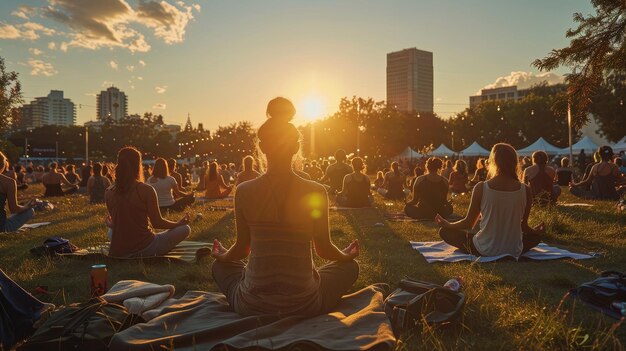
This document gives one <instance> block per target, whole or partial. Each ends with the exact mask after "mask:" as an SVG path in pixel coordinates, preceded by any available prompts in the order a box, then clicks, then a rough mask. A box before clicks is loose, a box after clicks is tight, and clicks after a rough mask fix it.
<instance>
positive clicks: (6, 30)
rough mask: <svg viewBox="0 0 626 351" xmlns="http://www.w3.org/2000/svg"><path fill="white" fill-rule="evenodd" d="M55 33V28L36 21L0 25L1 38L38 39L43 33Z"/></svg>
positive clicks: (48, 34) (49, 34)
mask: <svg viewBox="0 0 626 351" xmlns="http://www.w3.org/2000/svg"><path fill="white" fill-rule="evenodd" d="M53 34H55V31H54V29H50V28H47V27H44V26H42V25H41V24H39V23H35V22H26V23H23V24H16V25H12V24H2V25H0V39H22V40H37V39H39V37H40V36H41V35H46V36H51V35H53Z"/></svg>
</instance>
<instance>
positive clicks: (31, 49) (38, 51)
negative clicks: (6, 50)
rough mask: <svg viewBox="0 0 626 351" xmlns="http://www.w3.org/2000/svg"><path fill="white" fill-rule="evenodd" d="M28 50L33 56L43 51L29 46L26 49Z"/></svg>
mask: <svg viewBox="0 0 626 351" xmlns="http://www.w3.org/2000/svg"><path fill="white" fill-rule="evenodd" d="M28 52H30V53H31V55H35V56H39V55H41V54H43V51H41V50H39V49H37V48H30V49H28Z"/></svg>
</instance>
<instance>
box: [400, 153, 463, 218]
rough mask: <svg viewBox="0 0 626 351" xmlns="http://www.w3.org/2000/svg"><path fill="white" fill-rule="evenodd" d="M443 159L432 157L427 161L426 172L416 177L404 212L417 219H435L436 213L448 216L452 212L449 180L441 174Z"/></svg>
mask: <svg viewBox="0 0 626 351" xmlns="http://www.w3.org/2000/svg"><path fill="white" fill-rule="evenodd" d="M442 166H443V162H442V161H441V159H439V158H437V157H431V158H429V159H428V160H427V161H426V174H424V175H421V176H419V177H417V178H415V181H414V182H413V194H412V195H413V196H412V198H411V201H409V202H407V204H406V206H405V207H404V213H405V214H406V215H407V216H409V217H411V218H415V219H424V220H431V221H432V220H433V219H435V216H436V215H438V214H439V215H441V216H442V217H444V218H447V217H448V216H450V215H451V214H452V204H450V202H448V180H447V179H446V178H444V177H442V176H440V175H439V171H440V170H441V167H442Z"/></svg>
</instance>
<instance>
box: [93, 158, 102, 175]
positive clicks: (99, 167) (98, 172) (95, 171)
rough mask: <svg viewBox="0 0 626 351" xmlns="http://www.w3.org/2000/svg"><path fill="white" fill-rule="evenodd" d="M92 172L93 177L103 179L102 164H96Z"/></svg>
mask: <svg viewBox="0 0 626 351" xmlns="http://www.w3.org/2000/svg"><path fill="white" fill-rule="evenodd" d="M91 170H92V171H93V175H94V176H95V177H102V164H101V163H100V162H96V163H94V164H93V167H92V168H91Z"/></svg>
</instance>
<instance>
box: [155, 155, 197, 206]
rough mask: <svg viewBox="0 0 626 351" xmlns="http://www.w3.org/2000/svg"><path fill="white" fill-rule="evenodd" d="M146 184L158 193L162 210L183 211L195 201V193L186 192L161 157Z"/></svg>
mask: <svg viewBox="0 0 626 351" xmlns="http://www.w3.org/2000/svg"><path fill="white" fill-rule="evenodd" d="M146 184H148V185H150V186H151V187H153V188H154V190H155V191H156V193H157V197H158V199H159V207H160V208H161V210H166V209H171V210H174V211H182V210H184V209H185V208H186V207H187V206H189V205H191V204H192V203H193V202H194V201H195V197H194V194H193V192H191V193H186V192H184V191H183V190H182V189H181V187H180V184H179V183H178V182H177V181H176V179H174V177H172V176H171V175H170V172H169V167H168V164H167V161H165V159H163V158H160V157H159V158H157V159H156V161H155V162H154V169H153V170H152V175H151V176H150V178H148V181H147V182H146Z"/></svg>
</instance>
